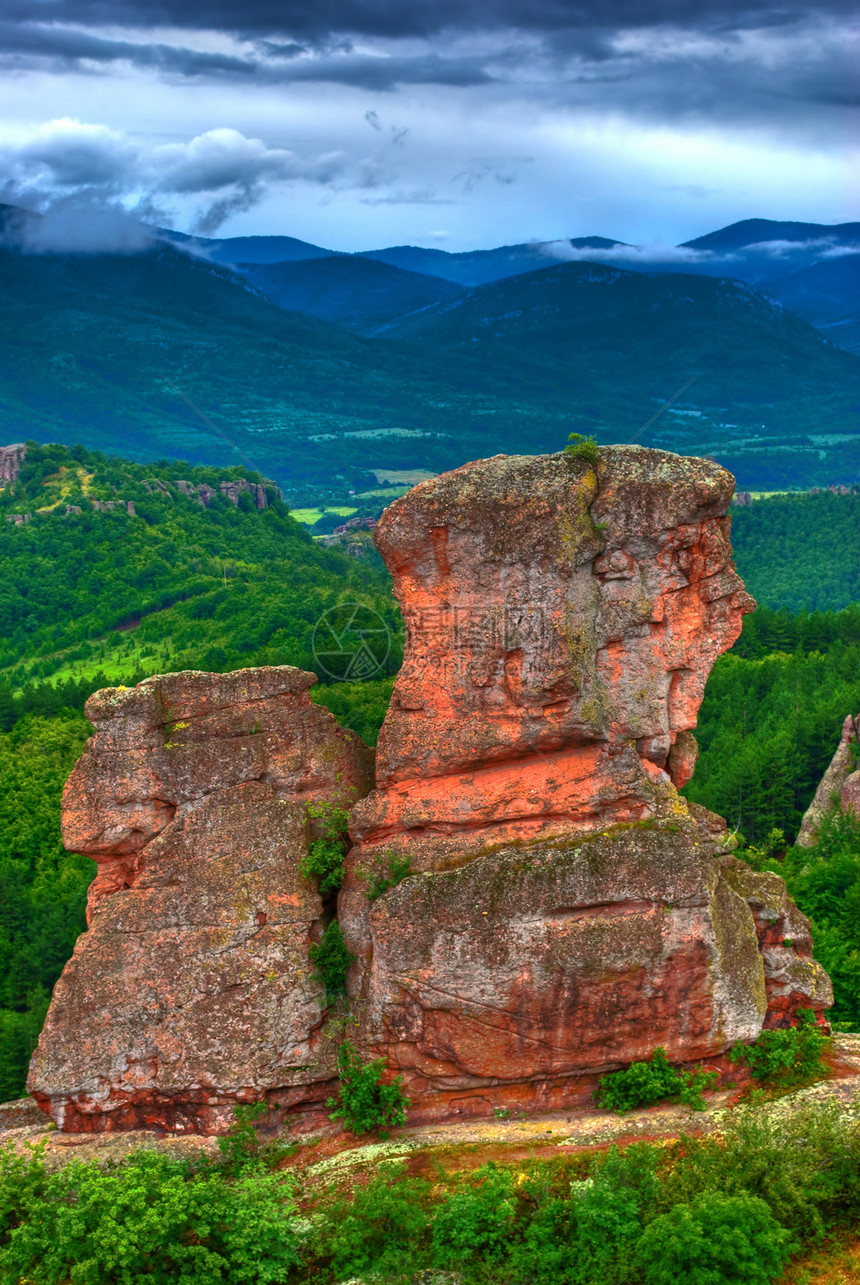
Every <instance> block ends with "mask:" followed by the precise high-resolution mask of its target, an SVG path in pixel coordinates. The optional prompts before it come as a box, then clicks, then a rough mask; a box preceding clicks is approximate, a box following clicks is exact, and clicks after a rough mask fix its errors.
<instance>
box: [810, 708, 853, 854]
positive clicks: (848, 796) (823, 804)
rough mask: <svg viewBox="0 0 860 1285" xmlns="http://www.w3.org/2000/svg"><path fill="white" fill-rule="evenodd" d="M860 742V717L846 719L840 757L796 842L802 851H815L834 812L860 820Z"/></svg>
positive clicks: (820, 785) (830, 768)
mask: <svg viewBox="0 0 860 1285" xmlns="http://www.w3.org/2000/svg"><path fill="white" fill-rule="evenodd" d="M858 741H860V714H858V715H857V717H856V718H853V717H852V716H851V715H850V714H847V715H846V716H845V722H844V723H843V724H842V735H841V736H840V738H839V744H838V745H837V747H836V753H835V754H834V755H833V758H832V759H831V760H830V764H829V766H828V768H827V771H826V772H825V773H824V776H823V777H822V778H821V780H820V781H819V783H818V789H817V790H816V791H815V794H814V796H813V799H812V802H811V803H810V805H809V807H808V808H807V809H806V812H805V813H804V814H803V820H802V821H801V823H800V830H799V831H798V835H797V838H796V839H795V841H794V842H795V846H796V847H798V848H812V847H814V846H815V844H816V843H817V842H818V831H819V829H820V828H821V823H822V821H823V820H824V818H825V817H826V816H827V814H828V813H829V812H832V811H833V810H834V808H839V807H841V808H842V810H843V811H844V812H854V813H856V814H857V815H858V816H860V771H858V770H857V769H856V762H857V760H856V757H855V754H856V749H857V745H858Z"/></svg>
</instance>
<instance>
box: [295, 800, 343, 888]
mask: <svg viewBox="0 0 860 1285" xmlns="http://www.w3.org/2000/svg"><path fill="white" fill-rule="evenodd" d="M307 816H308V819H309V820H311V821H316V822H318V825H317V829H318V830H321V831H322V834H321V836H320V838H318V839H314V840H313V841H312V842H311V843H310V844H309V845H308V851H307V853H306V855H305V856H304V857H302V859H301V861H300V862H299V873H300V874H301V875H303V876H304V877H305V878H306V879H316V881H317V887H318V888H319V891H320V895H321V896H323V897H325V896H326V895H327V894H329V893H332V892H337V890H338V888H339V887H340V885H341V884H342V883H343V863H344V857H345V856H346V843H347V826H348V824H349V812H348V811H347V810H346V808H340V807H337V806H336V805H334V804H331V803H309V804H308V806H307Z"/></svg>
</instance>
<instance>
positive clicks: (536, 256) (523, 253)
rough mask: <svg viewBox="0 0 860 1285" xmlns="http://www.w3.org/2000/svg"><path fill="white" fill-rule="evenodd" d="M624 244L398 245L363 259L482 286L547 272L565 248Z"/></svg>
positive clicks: (594, 240)
mask: <svg viewBox="0 0 860 1285" xmlns="http://www.w3.org/2000/svg"><path fill="white" fill-rule="evenodd" d="M623 244H624V242H622V241H613V240H610V239H609V238H607V237H602V236H580V237H573V238H572V239H570V240H563V241H553V242H541V241H534V242H527V243H522V244H519V245H502V246H499V247H498V249H495V250H458V251H450V250H433V249H429V250H428V249H423V248H422V247H421V246H417V245H395V246H389V247H388V248H387V249H384V250H363V251H362V257H363V258H365V259H378V260H379V261H380V262H381V263H390V264H391V265H392V266H393V267H395V268H406V269H407V270H408V271H409V272H425V273H428V274H429V275H432V276H436V277H444V278H445V279H446V280H447V281H454V282H456V283H457V284H458V285H464V286H478V285H484V284H486V283H487V282H488V281H500V280H502V278H504V277H515V276H518V275H520V274H521V273H523V272H534V271H535V270H537V269H538V268H545V267H546V266H547V264H549V263H552V262H553V261H554V260H556V259H558V258H560V257H562V256H563V254H564V247H565V246H569V247H572V248H573V249H578V250H582V249H589V250H598V251H604V250H605V251H606V252H607V253H609V252H610V251H611V250H612V248H613V247H614V246H619V245H623Z"/></svg>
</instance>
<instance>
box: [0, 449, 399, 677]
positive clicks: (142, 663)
mask: <svg viewBox="0 0 860 1285" xmlns="http://www.w3.org/2000/svg"><path fill="white" fill-rule="evenodd" d="M248 477H249V478H250V479H251V481H252V482H253V483H254V484H255V486H256V485H259V484H260V483H261V482H262V479H261V478H260V476H259V475H258V474H254V473H252V472H250V471H249V470H246V469H235V468H234V469H212V468H192V467H190V466H189V465H187V464H184V463H177V462H166V461H162V462H161V463H157V464H153V465H146V466H142V465H138V464H133V463H129V462H127V461H124V460H118V459H108V458H107V457H105V456H102V455H100V454H98V453H97V452H90V451H86V450H85V449H82V448H76V449H74V450H72V451H70V450H68V449H67V448H65V447H62V446H51V447H39V446H36V445H35V444H32V445H31V446H30V447H29V448H28V453H27V456H26V458H25V461H24V466H23V468H22V469H21V473H20V476H19V479H18V481H17V483H16V484H14V485H13V486H10V487H7V488H5V489H4V490H3V491H0V671H3V675H4V676H5V678H6V680H7V682H8V683H11V684H12V685H13V686H15V687H17V686H20V685H21V684H22V683H25V682H27V681H32V680H40V679H45V678H47V677H48V676H54V677H56V678H58V679H60V680H62V681H67V680H72V679H74V680H75V681H76V682H77V681H79V680H82V679H85V678H87V677H88V676H91V675H94V674H95V673H97V672H102V673H103V674H104V675H106V676H107V677H108V678H110V679H113V680H114V681H117V680H119V679H121V678H124V677H126V676H128V675H131V674H134V673H140V672H147V673H151V672H154V671H156V670H165V669H170V670H177V669H186V668H200V669H212V670H228V669H236V668H241V667H242V666H247V665H260V664H268V665H276V664H292V665H298V666H300V667H301V668H304V669H313V668H315V667H316V668H318V664H317V662H316V660H315V657H314V654H313V631H314V627H315V625H316V624H317V621H318V620H319V618H320V616H321V615H322V614H323V613H324V612H325V611H326V610H327V609H329V608H330V607H332V606H334V605H336V604H337V603H338V602H340V601H342V600H344V599H349V600H350V601H355V602H358V603H360V604H365V605H367V607H368V608H369V609H373V610H375V611H376V612H377V613H378V614H379V615H380V616H381V617H382V618H383V620H384V621H385V623H386V625H387V626H388V627H389V629H390V632H391V636H392V640H394V641H392V647H391V650H390V655H389V657H388V659H387V660H386V662H385V668H384V669H382V670H381V671H380V672H381V673H393V672H395V671H396V668H397V665H398V664H399V650H398V647H397V644H396V637H397V635H398V632H399V616H398V615H397V613H396V607H395V604H394V602H393V599H392V598H391V596H390V593H389V590H388V580H387V574H386V573H385V571H384V568H383V567H382V563H381V560H380V561H379V562H378V565H372V564H370V563H368V562H366V561H363V560H362V561H358V560H356V559H354V558H348V557H346V556H345V555H344V554H342V553H341V552H339V551H338V550H336V549H323V548H322V547H321V546H320V545H319V544H316V543H314V541H313V540H312V539H311V538H310V536H309V535H308V534H307V532H306V531H305V529H304V528H303V527H301V526H300V525H299V524H298V523H297V522H296V521H295V520H294V519H293V518H292V517H291V516H290V514H289V511H288V510H287V508H286V506H285V505H284V504H283V503H282V502H281V500H280V499H279V498H278V495H277V492H276V491H275V490H274V489H273V488H271V487H269V489H268V492H267V494H268V499H269V503H268V507H266V508H264V509H258V508H256V507H255V502H254V500H253V499H252V497H251V495H250V494H249V493H247V492H238V494H237V503H233V502H232V501H231V500H230V499H229V498H228V497H227V496H226V495H225V494H224V493H223V492H222V490H221V488H220V485H219V484H220V482H222V481H225V480H226V481H227V483H228V485H229V484H230V482H234V483H235V482H237V481H241V479H242V478H248ZM180 481H181V482H182V483H183V484H184V489H183V488H181V487H180V486H179V485H178V482H180ZM203 486H205V487H207V488H209V489H210V490H214V492H215V493H214V494H212V495H211V496H209V497H208V506H204V505H203V504H202V503H201V502H200V497H198V495H197V494H194V493H193V491H191V488H197V487H203ZM189 491H190V492H191V493H187V492H189ZM106 502H107V503H113V504H114V505H115V507H113V508H112V509H109V510H104V509H100V508H98V507H95V506H98V505H101V504H105V503H106ZM129 502H131V504H132V506H133V508H134V510H135V512H134V513H133V514H132V513H129V512H128V511H127V505H128V503H129ZM67 506H68V507H70V508H71V509H72V510H74V509H75V508H77V509H80V510H81V512H74V511H72V512H70V513H67V512H66V508H67ZM11 513H18V514H21V515H24V514H30V515H32V516H31V518H30V521H29V522H27V523H21V524H17V525H16V524H14V523H13V522H10V521H6V520H2V519H5V518H8V517H9V515H10V514H11Z"/></svg>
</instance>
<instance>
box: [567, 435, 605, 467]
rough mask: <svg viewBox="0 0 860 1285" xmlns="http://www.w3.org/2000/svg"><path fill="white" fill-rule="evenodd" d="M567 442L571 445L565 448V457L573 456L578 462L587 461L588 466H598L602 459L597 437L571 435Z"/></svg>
mask: <svg viewBox="0 0 860 1285" xmlns="http://www.w3.org/2000/svg"><path fill="white" fill-rule="evenodd" d="M567 440H568V443H569V445H567V446H565V448H564V453H565V455H572V456H573V458H574V459H577V460H585V462H586V463H587V464H596V463H597V461H598V460H599V459H600V447H599V446H598V445H597V438H596V437H590V436H589V437H583V435H582V433H571V434H570V436H569V437H568V439H567Z"/></svg>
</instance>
